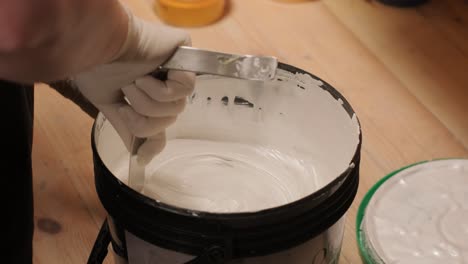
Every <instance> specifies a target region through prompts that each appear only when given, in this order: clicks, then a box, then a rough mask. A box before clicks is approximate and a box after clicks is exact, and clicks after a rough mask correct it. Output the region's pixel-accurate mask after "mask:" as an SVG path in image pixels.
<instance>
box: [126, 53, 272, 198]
mask: <svg viewBox="0 0 468 264" xmlns="http://www.w3.org/2000/svg"><path fill="white" fill-rule="evenodd" d="M277 66H278V60H277V59H276V58H275V57H271V56H252V55H236V54H228V53H220V52H214V51H209V50H201V49H197V48H192V47H185V46H181V47H178V48H177V50H176V51H175V52H174V54H173V55H172V57H170V58H169V59H168V60H167V61H166V62H165V63H164V64H163V65H162V66H160V67H159V68H158V70H157V71H156V72H154V74H152V75H153V76H155V77H157V78H159V79H165V77H164V73H165V72H167V70H181V71H190V72H195V73H204V74H213V75H220V76H226V77H231V78H239V79H247V80H256V81H267V80H272V79H273V78H274V77H275V74H276V68H277ZM166 76H167V75H166ZM145 140H146V139H144V138H137V137H134V138H133V140H132V141H133V142H132V147H131V150H130V168H129V175H128V185H129V186H130V187H132V188H133V189H134V190H136V191H138V192H141V191H142V190H143V185H144V182H145V167H144V166H141V165H140V164H139V163H138V162H137V151H138V148H139V147H140V146H141V145H142V144H143V143H144V142H145Z"/></svg>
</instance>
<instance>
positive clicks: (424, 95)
mask: <svg viewBox="0 0 468 264" xmlns="http://www.w3.org/2000/svg"><path fill="white" fill-rule="evenodd" d="M127 2H128V3H129V5H130V6H131V7H132V8H133V10H134V11H135V12H137V13H138V14H139V15H140V16H142V17H144V18H147V19H151V20H157V18H156V17H155V16H154V14H153V13H152V11H151V8H150V6H149V4H148V2H147V0H127ZM231 2H232V3H231V5H230V8H229V10H228V13H227V14H226V16H225V17H224V18H223V19H222V20H221V21H219V22H218V23H216V24H214V25H211V26H206V27H202V28H194V29H190V32H191V34H192V38H193V45H194V46H197V47H200V48H207V49H214V50H219V51H227V52H238V53H251V54H264V55H275V56H277V57H278V58H279V59H280V60H281V61H282V62H285V63H288V64H292V65H295V66H297V67H299V68H303V69H305V70H307V71H309V72H312V73H314V74H316V75H318V76H319V77H321V78H322V79H324V80H326V81H327V82H329V83H330V84H332V85H333V86H334V87H335V88H336V89H338V90H339V91H340V92H342V93H343V95H344V96H345V97H346V98H347V99H348V100H349V102H350V103H351V105H352V106H353V107H354V109H355V111H356V112H357V115H358V117H359V118H360V121H361V123H362V130H363V137H364V140H363V141H364V143H363V147H362V163H361V177H362V178H361V179H362V180H361V184H360V187H359V193H358V195H357V197H356V200H355V202H354V204H353V205H352V207H351V209H350V210H349V213H348V218H347V222H346V231H345V238H344V243H343V250H342V257H341V263H361V260H360V258H359V254H358V249H357V245H356V241H355V228H354V225H355V217H356V210H357V207H358V205H359V203H360V201H361V199H362V197H363V195H364V193H365V192H366V191H367V190H368V189H369V188H370V187H371V185H372V184H374V183H375V182H376V181H377V180H378V179H380V178H381V177H383V176H384V175H385V174H387V173H389V172H390V171H392V170H395V169H397V168H400V167H402V166H404V165H407V164H410V163H413V162H416V161H420V160H426V159H433V158H441V157H468V103H467V102H468V3H467V2H466V1H463V0H433V1H431V3H429V4H427V5H425V6H422V7H419V8H416V9H397V8H391V7H387V6H383V5H381V4H379V3H377V2H375V1H370V0H367V1H365V0H322V1H305V2H300V3H285V2H279V1H274V0H252V1H247V0H236V1H231ZM91 125H92V120H91V119H90V118H89V117H87V116H86V115H85V114H84V113H83V112H81V111H80V110H79V108H78V107H76V106H75V105H73V104H72V103H70V102H69V101H67V100H65V99H63V98H62V97H60V96H59V95H58V94H57V93H55V92H54V91H52V90H50V89H48V88H46V87H45V86H43V85H39V86H38V87H37V88H36V123H35V135H34V140H35V141H34V174H35V175H34V176H35V178H34V192H35V206H36V207H35V219H36V233H35V239H34V249H35V252H34V261H35V263H44V264H53V263H60V264H66V263H85V261H86V259H87V257H88V255H89V252H90V250H91V247H92V245H93V243H94V240H95V238H96V235H97V232H98V229H99V227H100V224H101V223H102V220H103V219H104V217H105V211H104V209H103V207H102V206H101V204H100V203H99V200H98V198H97V195H96V192H95V189H94V182H93V171H92V161H91V150H90V130H91ZM107 263H111V262H110V259H109V258H108V260H107Z"/></svg>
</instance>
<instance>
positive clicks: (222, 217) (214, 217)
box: [91, 63, 362, 257]
mask: <svg viewBox="0 0 468 264" xmlns="http://www.w3.org/2000/svg"><path fill="white" fill-rule="evenodd" d="M278 68H279V69H282V70H285V71H288V72H290V73H300V74H307V75H309V76H311V77H313V78H314V79H316V80H318V81H321V82H322V85H320V87H321V88H322V89H324V90H326V91H327V92H329V93H330V94H331V95H332V96H333V97H334V98H335V99H336V100H338V99H340V100H341V101H342V102H343V103H342V107H343V108H344V109H345V111H346V112H347V113H348V115H349V116H350V118H355V119H356V121H357V126H358V129H359V142H358V143H357V144H356V148H355V150H354V154H353V157H352V159H351V160H350V165H349V167H348V168H347V169H346V170H345V171H343V172H342V173H341V174H340V175H339V176H338V177H336V178H335V179H333V180H332V181H330V182H329V183H328V184H326V185H325V186H323V187H321V188H320V189H318V190H317V191H315V192H313V193H311V194H309V195H307V196H305V197H303V198H301V199H298V200H296V201H293V202H291V203H288V204H284V205H280V206H276V207H272V208H267V209H263V210H258V211H253V212H237V213H215V212H204V211H198V210H190V209H185V208H180V207H177V206H173V205H170V204H166V203H163V202H158V201H156V200H155V199H152V198H150V197H147V196H145V195H143V194H141V193H139V192H137V191H135V190H133V189H132V188H130V187H129V186H127V185H126V184H125V183H123V182H122V181H120V180H119V179H118V178H117V177H115V176H114V175H113V174H112V172H111V171H110V170H109V169H108V168H107V166H106V165H105V163H104V162H103V161H102V159H101V157H100V155H99V153H98V151H97V147H96V144H95V137H94V134H95V126H96V122H95V123H94V124H93V128H92V135H91V144H92V149H93V155H94V158H95V169H99V170H101V169H104V175H110V176H112V177H109V178H108V179H105V181H108V182H107V183H108V184H109V183H110V184H113V185H114V184H115V186H118V188H119V190H118V191H119V193H120V194H122V195H125V196H126V197H128V198H129V199H130V200H133V201H131V202H134V203H136V204H141V205H145V206H147V207H148V208H150V207H151V208H153V209H154V210H158V213H163V214H168V215H172V216H173V217H179V218H183V219H184V221H186V220H187V221H190V220H192V221H194V220H196V221H205V222H207V223H216V224H221V225H222V224H225V223H235V222H238V221H241V222H246V221H249V223H250V222H251V224H252V226H255V223H254V222H258V223H257V226H260V225H261V224H262V222H261V220H262V219H266V218H275V217H278V216H283V215H285V214H288V213H289V212H290V211H291V210H295V211H297V212H298V215H299V214H302V213H304V212H306V211H308V210H310V209H311V208H315V207H316V206H317V205H318V204H320V203H321V202H322V201H324V200H326V199H327V198H328V197H330V196H332V194H334V193H335V192H336V191H337V190H339V189H341V188H343V186H342V185H343V182H351V183H350V184H353V190H351V191H350V194H349V197H347V198H346V199H345V200H343V201H345V202H344V204H346V206H345V207H346V208H342V210H340V211H339V212H336V213H335V215H333V217H331V218H330V221H329V222H327V223H325V224H324V225H323V229H322V230H320V232H323V231H324V230H326V229H328V228H329V227H330V226H332V225H333V224H335V223H336V222H337V221H338V220H339V219H340V218H341V217H342V216H343V215H344V214H345V213H346V211H347V210H348V209H349V207H350V206H351V203H352V201H353V200H354V198H355V196H356V192H357V187H358V186H357V184H358V178H359V165H360V150H361V145H362V131H361V125H360V122H359V119H358V117H357V115H356V113H355V112H354V110H353V108H352V107H351V105H350V104H349V102H348V101H347V100H346V98H345V97H344V96H343V95H342V94H341V93H340V92H338V91H337V90H336V89H335V88H333V87H332V86H331V85H330V84H328V83H327V82H325V81H323V80H322V79H320V78H319V77H317V76H315V75H313V74H311V73H309V72H306V71H304V70H302V69H299V68H296V67H294V66H291V65H288V64H284V63H279V64H278ZM96 164H98V165H101V167H100V168H96ZM352 164H354V166H353V165H352ZM99 172H100V171H99ZM98 175H100V173H95V177H96V188H97V192H98V195H99V198H100V200H101V202H102V203H103V205H104V207H105V208H106V210H107V211H108V213H109V215H110V216H111V217H114V216H116V215H119V217H118V218H119V219H115V221H116V222H118V223H120V224H122V225H123V226H125V227H126V229H127V230H129V231H130V232H131V233H134V234H137V235H138V236H139V237H143V238H145V237H146V239H145V240H148V241H150V240H152V239H151V238H149V235H148V234H145V233H144V232H142V231H141V230H137V229H138V228H137V227H136V225H133V224H132V223H130V222H129V221H130V219H125V218H126V217H125V216H123V215H122V214H119V213H115V212H114V213H113V212H110V211H109V210H112V208H113V205H112V204H110V203H111V202H110V201H109V203H107V204H104V202H103V200H106V199H107V197H104V194H103V193H102V192H101V191H100V188H104V187H103V186H104V185H102V182H100V180H101V181H102V180H104V179H100V178H99V177H98ZM101 178H102V177H101ZM349 178H356V179H349ZM354 182H355V184H354ZM345 187H346V186H345ZM106 188H107V187H106ZM338 216H339V217H338ZM191 227H192V226H191ZM186 231H187V230H186ZM189 231H192V230H189ZM220 232H221V231H220ZM191 235H197V232H195V231H194V232H193V233H192V234H191ZM311 237H313V236H311ZM294 245H297V243H296V244H294ZM294 245H288V246H287V247H291V246H294ZM158 246H162V247H165V246H164V245H158ZM181 247H182V248H183V245H182V246H181ZM287 247H285V248H287ZM166 248H168V249H174V247H172V246H166ZM176 248H177V250H178V251H181V252H185V253H188V254H193V253H197V252H195V251H194V250H191V249H189V248H188V247H187V248H186V249H185V250H184V249H182V250H179V249H180V247H176ZM263 253H265V252H263ZM234 255H236V254H234ZM241 255H248V256H254V255H258V254H257V253H255V252H254V253H251V254H250V253H249V254H241ZM235 257H238V256H235Z"/></svg>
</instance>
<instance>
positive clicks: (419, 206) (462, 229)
mask: <svg viewBox="0 0 468 264" xmlns="http://www.w3.org/2000/svg"><path fill="white" fill-rule="evenodd" d="M467 175H468V159H440V160H432V161H423V162H419V163H416V164H412V165H409V166H406V167H403V168H401V169H398V170H396V171H394V172H392V173H390V174H388V175H387V176H385V177H384V178H382V179H381V180H380V181H378V182H377V183H376V184H375V185H374V186H373V187H372V188H371V189H370V190H369V191H368V192H367V194H366V195H365V196H364V199H363V200H362V202H361V205H360V207H359V210H358V214H357V220H356V235H357V240H358V244H359V250H360V253H361V257H362V260H363V262H364V263H365V264H381V263H415V264H419V263H424V264H425V263H428V264H430V263H468V239H467V237H468V228H467V219H468V205H467V201H468V199H467V198H468V196H467V194H468V192H467V188H466V187H467V186H468V177H467Z"/></svg>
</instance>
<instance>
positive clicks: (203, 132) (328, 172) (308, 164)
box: [98, 69, 359, 212]
mask: <svg viewBox="0 0 468 264" xmlns="http://www.w3.org/2000/svg"><path fill="white" fill-rule="evenodd" d="M277 77H278V78H281V79H282V80H283V81H272V82H255V81H245V80H239V79H226V78H219V77H214V76H200V77H198V80H197V84H196V87H195V94H194V97H193V98H191V100H189V103H188V104H187V108H186V110H185V111H184V112H183V113H182V114H181V115H180V116H179V118H178V120H177V122H176V123H175V124H174V125H173V126H171V127H170V128H169V129H168V130H167V138H168V144H167V148H166V150H165V151H163V153H161V154H160V155H159V156H158V157H156V159H155V160H153V162H152V163H151V164H150V165H149V167H148V169H147V174H146V175H147V176H146V177H147V179H146V184H147V185H146V187H145V191H144V192H145V194H147V195H149V196H151V197H153V198H155V199H157V200H161V201H164V202H166V203H169V204H172V205H176V206H181V207H185V208H189V209H197V210H206V211H211V212H238V211H255V210H261V209H266V208H271V207H274V206H279V205H283V204H287V203H290V202H292V201H295V200H298V199H301V198H303V197H305V196H307V195H310V194H312V193H313V192H315V191H317V190H318V189H320V188H322V187H324V186H325V185H327V184H328V183H330V182H331V181H332V180H334V179H335V178H336V177H338V176H339V175H340V174H341V173H343V172H344V171H345V170H347V169H348V167H349V166H350V162H351V159H352V156H353V154H354V152H355V150H356V148H357V145H358V143H359V125H358V121H357V119H356V118H355V116H354V115H353V116H352V117H350V116H349V114H348V113H347V112H346V111H345V110H344V108H343V106H342V101H341V102H340V100H336V99H335V98H333V97H332V96H331V94H330V93H328V92H327V91H326V90H324V89H323V88H321V87H320V86H321V85H323V83H322V82H320V81H318V80H316V79H314V78H312V77H311V76H309V75H306V74H292V73H289V72H286V71H283V70H280V69H279V70H278V71H277ZM298 85H300V87H299V86H298ZM236 96H237V97H242V98H244V99H246V100H248V101H249V102H251V103H252V104H254V107H248V106H245V105H236V104H234V99H235V97H236ZM223 97H227V98H228V100H229V103H228V104H227V105H225V104H223V102H222V101H221V99H222V98H223ZM208 98H210V99H211V100H208ZM112 133H113V132H112V131H105V130H104V129H101V134H103V135H100V136H99V140H100V142H99V144H98V148H99V153H100V155H101V157H102V158H103V160H104V162H105V164H106V165H107V166H108V167H109V168H110V170H111V171H112V172H113V173H114V174H115V175H117V176H118V177H119V178H120V179H121V180H122V181H124V182H126V176H127V171H128V154H126V151H125V149H124V148H123V145H121V146H120V150H119V144H120V142H119V140H118V138H117V137H115V136H112V135H110V134H112ZM104 141H105V142H104ZM207 153H209V155H207ZM272 154H274V155H272ZM223 158H224V159H226V158H228V159H232V160H233V161H232V162H225V161H223ZM221 174H222V175H221ZM220 175H221V177H222V178H220Z"/></svg>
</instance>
